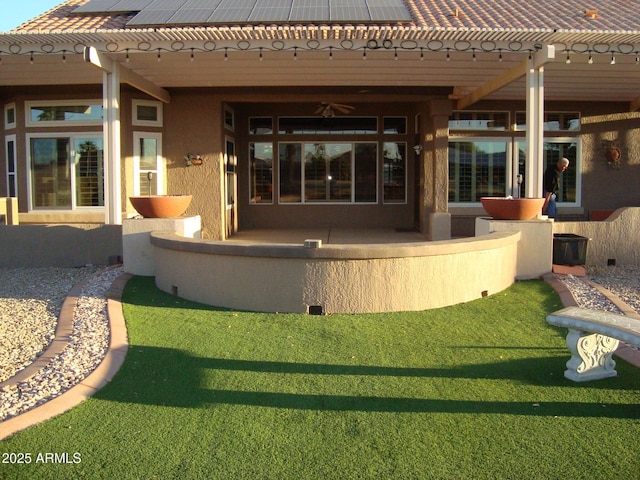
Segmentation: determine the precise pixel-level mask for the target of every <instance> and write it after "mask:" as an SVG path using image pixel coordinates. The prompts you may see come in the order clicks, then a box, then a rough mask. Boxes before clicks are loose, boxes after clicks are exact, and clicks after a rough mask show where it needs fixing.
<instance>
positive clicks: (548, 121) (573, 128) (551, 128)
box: [516, 112, 580, 132]
mask: <svg viewBox="0 0 640 480" xmlns="http://www.w3.org/2000/svg"><path fill="white" fill-rule="evenodd" d="M543 127H544V131H545V132H577V131H580V112H544V125H543ZM526 129H527V114H526V112H516V130H518V131H524V130H526Z"/></svg>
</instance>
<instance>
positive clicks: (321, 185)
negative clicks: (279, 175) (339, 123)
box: [304, 143, 353, 202]
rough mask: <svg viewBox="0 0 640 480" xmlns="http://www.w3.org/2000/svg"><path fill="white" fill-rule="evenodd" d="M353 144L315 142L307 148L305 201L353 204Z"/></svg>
mask: <svg viewBox="0 0 640 480" xmlns="http://www.w3.org/2000/svg"><path fill="white" fill-rule="evenodd" d="M352 153H353V152H352V145H351V144H350V143H346V144H344V143H314V144H305V146H304V159H305V162H304V177H305V183H304V185H305V190H304V191H305V195H304V197H305V202H332V201H338V202H350V201H351V158H352Z"/></svg>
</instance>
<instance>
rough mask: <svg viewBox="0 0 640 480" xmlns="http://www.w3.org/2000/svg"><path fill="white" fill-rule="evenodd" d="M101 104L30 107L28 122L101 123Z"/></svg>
mask: <svg viewBox="0 0 640 480" xmlns="http://www.w3.org/2000/svg"><path fill="white" fill-rule="evenodd" d="M102 119H103V108H102V104H88V103H86V104H73V105H32V106H30V107H29V121H30V122H31V123H39V122H92V123H96V122H101V121H102Z"/></svg>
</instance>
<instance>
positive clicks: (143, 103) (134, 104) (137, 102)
mask: <svg viewBox="0 0 640 480" xmlns="http://www.w3.org/2000/svg"><path fill="white" fill-rule="evenodd" d="M138 107H156V111H157V112H158V116H157V118H156V120H142V119H140V118H139V117H138ZM162 115H163V111H162V102H158V101H154V100H141V99H134V100H132V101H131V116H132V119H131V124H132V125H133V126H136V127H162V125H163V122H164V120H163V116H162Z"/></svg>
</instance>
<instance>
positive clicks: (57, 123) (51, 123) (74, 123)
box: [24, 99, 104, 128]
mask: <svg viewBox="0 0 640 480" xmlns="http://www.w3.org/2000/svg"><path fill="white" fill-rule="evenodd" d="M24 105H25V114H26V115H25V125H26V126H27V127H38V128H46V127H73V128H75V127H82V126H92V127H98V126H99V127H102V125H103V123H104V107H103V102H102V99H85V100H45V101H39V100H29V101H27V102H25V104H24ZM83 105H95V106H100V107H103V117H102V118H100V119H99V120H44V121H42V122H34V121H33V120H31V109H32V108H34V107H60V106H70V107H73V106H83Z"/></svg>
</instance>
